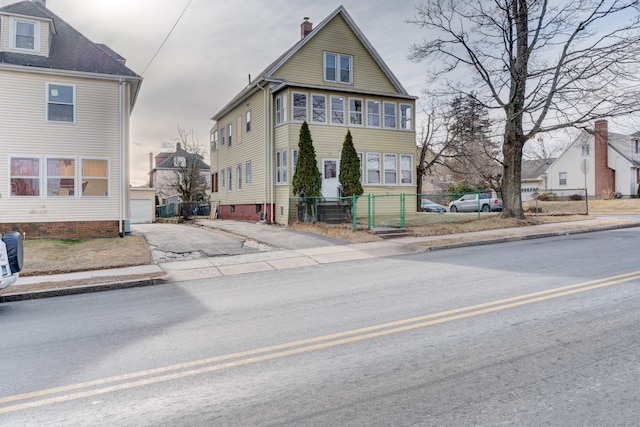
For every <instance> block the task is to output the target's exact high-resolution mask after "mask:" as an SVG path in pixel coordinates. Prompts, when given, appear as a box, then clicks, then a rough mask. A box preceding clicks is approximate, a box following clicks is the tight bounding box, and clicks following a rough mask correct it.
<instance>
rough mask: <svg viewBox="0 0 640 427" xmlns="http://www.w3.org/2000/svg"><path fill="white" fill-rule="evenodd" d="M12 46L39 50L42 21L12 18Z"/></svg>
mask: <svg viewBox="0 0 640 427" xmlns="http://www.w3.org/2000/svg"><path fill="white" fill-rule="evenodd" d="M11 48H12V49H19V50H28V51H31V52H39V51H40V23H39V22H37V21H29V20H26V19H22V18H12V19H11Z"/></svg>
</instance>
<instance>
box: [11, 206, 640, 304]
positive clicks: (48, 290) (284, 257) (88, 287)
mask: <svg viewBox="0 0 640 427" xmlns="http://www.w3.org/2000/svg"><path fill="white" fill-rule="evenodd" d="M199 225H200V226H204V227H212V228H216V229H218V230H221V231H224V232H228V233H232V234H234V235H236V236H243V237H244V238H246V239H251V240H252V241H256V242H259V243H260V244H263V245H269V248H268V249H265V250H264V251H261V252H253V253H245V254H240V255H230V256H213V257H203V258H198V259H190V260H180V261H170V262H157V263H155V264H152V265H142V266H136V267H127V268H120V269H109V270H98V271H88V272H77V273H68V274H56V275H48V276H33V277H21V278H20V279H18V282H17V283H16V284H15V285H13V286H11V287H9V288H7V289H5V290H4V291H3V293H2V295H1V296H0V302H8V301H20V300H26V299H34V298H44V297H50V296H58V295H69V294H76V293H84V292H95V291H102V290H111V289H123V288H129V287H138V286H147V285H153V284H159V283H171V282H181V281H187V280H197V279H207V278H213V277H220V276H230V275H238V274H246V273H256V272H262V271H271V270H286V269H291V268H299V267H307V266H313V265H319V264H330V263H336V262H344V261H354V260H360V259H371V258H381V257H389V256H394V255H402V254H411V253H417V252H424V251H430V250H439V249H447V248H454V247H461V246H470V245H484V244H492V243H500V242H508V241H517V240H526V239H535V238H542V237H552V236H560V235H569V234H577V233H586V232H594V231H603V230H614V229H620V228H630V227H638V226H640V219H639V218H625V217H604V216H603V217H595V218H593V219H588V220H583V221H575V222H564V223H553V224H542V225H534V226H526V227H515V228H506V229H499V230H489V231H478V232H470V233H463V234H450V235H444V236H429V237H401V238H396V239H389V240H383V241H377V242H371V243H348V242H344V241H342V240H337V239H330V238H326V237H322V236H316V235H312V234H311V233H304V232H299V231H296V230H291V229H288V228H285V227H277V226H269V225H265V224H260V223H257V224H253V223H238V222H235V221H221V220H215V221H209V220H204V221H199Z"/></svg>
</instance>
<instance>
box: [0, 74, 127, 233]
mask: <svg viewBox="0 0 640 427" xmlns="http://www.w3.org/2000/svg"><path fill="white" fill-rule="evenodd" d="M47 83H60V84H70V85H74V86H75V90H76V110H75V123H59V122H58V123H56V122H47V121H46V84H47ZM0 93H2V94H3V96H2V100H1V101H0V117H2V123H3V129H2V134H1V135H0V197H1V198H2V200H3V202H2V203H0V221H2V222H50V221H76V220H78V221H79V220H82V221H92V220H118V219H119V213H120V210H119V209H120V205H119V197H120V193H119V191H120V188H122V185H121V183H120V164H121V161H122V164H123V166H124V167H125V174H124V175H125V182H127V184H126V188H128V181H127V180H128V176H129V171H128V169H129V158H128V157H129V138H128V135H129V125H128V121H129V119H128V118H129V108H128V105H129V102H128V100H127V99H125V102H124V105H125V111H124V117H125V122H126V123H125V129H124V135H125V147H124V158H123V159H120V153H119V136H120V132H119V107H118V106H119V83H118V82H117V81H115V80H113V81H104V80H97V79H90V78H70V77H62V76H55V75H52V76H47V75H42V74H35V73H21V72H13V71H5V70H1V71H0ZM124 93H125V95H127V94H128V90H124ZM16 155H18V156H41V158H44V157H46V156H49V157H58V158H59V157H70V158H74V159H76V167H77V168H79V167H80V159H82V158H93V159H106V160H108V161H109V167H110V169H109V196H108V197H106V198H91V199H87V198H82V197H80V196H75V197H72V198H64V199H62V198H60V199H58V198H48V197H46V196H45V195H43V191H41V195H40V196H39V197H34V198H30V197H10V192H11V189H10V181H9V173H10V171H9V158H10V157H11V156H16ZM41 170H42V167H41ZM41 187H42V188H43V189H44V190H45V191H44V194H46V187H45V186H44V173H43V174H42V176H41ZM128 213H129V206H128V204H127V205H125V206H124V214H125V215H124V216H125V217H128V216H129V214H128Z"/></svg>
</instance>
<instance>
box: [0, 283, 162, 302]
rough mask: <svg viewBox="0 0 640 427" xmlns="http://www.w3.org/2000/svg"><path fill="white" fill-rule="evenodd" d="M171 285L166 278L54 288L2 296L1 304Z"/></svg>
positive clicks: (0, 297)
mask: <svg viewBox="0 0 640 427" xmlns="http://www.w3.org/2000/svg"><path fill="white" fill-rule="evenodd" d="M164 283H169V281H168V280H167V279H166V278H164V277H154V278H148V279H134V280H124V281H118V282H108V283H98V284H92V285H79V286H70V287H66V288H54V289H46V290H41V291H29V292H22V293H15V294H7V295H1V296H0V303H3V302H16V301H27V300H33V299H40V298H50V297H59V296H65V295H77V294H86V293H92V292H103V291H113V290H116V289H129V288H140V287H143V286H152V285H161V284H164Z"/></svg>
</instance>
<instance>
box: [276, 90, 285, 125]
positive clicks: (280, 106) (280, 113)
mask: <svg viewBox="0 0 640 427" xmlns="http://www.w3.org/2000/svg"><path fill="white" fill-rule="evenodd" d="M286 121H287V97H286V96H285V95H279V96H277V97H276V125H280V124H282V123H285V122H286Z"/></svg>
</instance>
